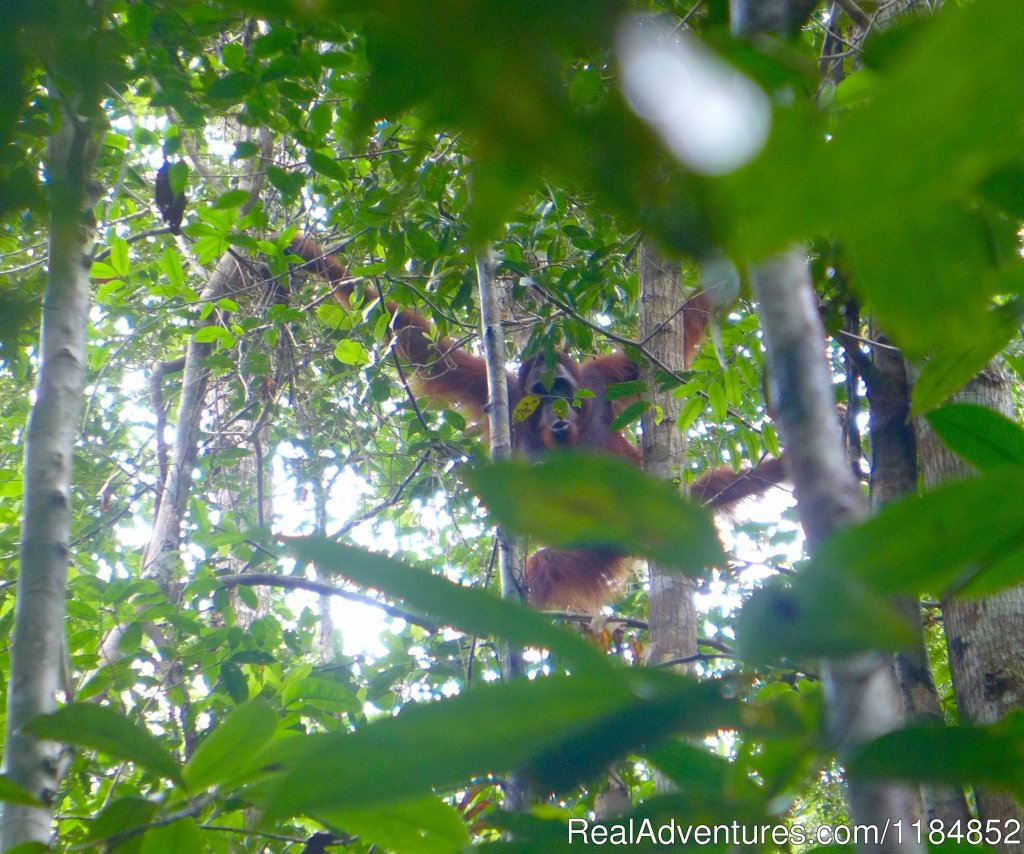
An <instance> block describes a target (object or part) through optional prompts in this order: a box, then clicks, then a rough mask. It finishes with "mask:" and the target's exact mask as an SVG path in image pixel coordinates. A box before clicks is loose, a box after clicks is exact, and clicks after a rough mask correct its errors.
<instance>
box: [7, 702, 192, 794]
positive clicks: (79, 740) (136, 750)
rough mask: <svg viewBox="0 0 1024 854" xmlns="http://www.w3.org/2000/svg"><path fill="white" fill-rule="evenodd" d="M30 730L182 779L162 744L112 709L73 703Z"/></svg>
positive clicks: (41, 719) (35, 721) (31, 725)
mask: <svg viewBox="0 0 1024 854" xmlns="http://www.w3.org/2000/svg"><path fill="white" fill-rule="evenodd" d="M26 729H27V730H28V732H30V733H32V735H35V736H36V737H38V738H45V739H49V740H50V741H60V742H66V743H68V744H74V745H78V746H79V747H88V748H91V749H93V750H99V751H102V752H103V753H106V754H108V755H109V756H112V757H114V758H115V759H124V760H127V761H129V762H134V763H135V764H136V765H138V766H140V767H142V768H145V769H147V770H149V771H152V772H154V773H156V774H159V775H160V776H161V777H168V778H170V779H172V780H175V781H179V780H180V779H181V777H180V774H179V771H178V765H177V763H176V762H175V761H174V759H173V758H172V757H171V755H170V753H168V752H167V751H166V750H165V749H164V746H163V745H162V744H161V743H160V741H159V740H157V739H156V738H155V737H154V736H153V735H152V734H151V733H150V732H149V731H148V730H147V729H145V728H144V727H141V726H139V725H137V724H135V723H133V722H132V721H130V720H128V719H127V718H126V717H124V716H123V715H121V714H119V713H118V712H115V711H114V710H113V709H111V708H110V707H109V706H96V705H93V704H92V703H71V704H69V705H67V706H64V707H63V708H61V709H58V710H57V711H56V712H54V713H53V714H51V715H42V716H40V717H38V718H35V719H33V720H32V721H30V722H29V723H28V724H27V725H26Z"/></svg>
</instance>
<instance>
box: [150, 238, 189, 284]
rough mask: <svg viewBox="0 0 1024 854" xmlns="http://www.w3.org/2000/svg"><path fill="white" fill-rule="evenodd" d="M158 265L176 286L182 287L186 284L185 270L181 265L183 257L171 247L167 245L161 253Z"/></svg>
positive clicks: (162, 272)
mask: <svg viewBox="0 0 1024 854" xmlns="http://www.w3.org/2000/svg"><path fill="white" fill-rule="evenodd" d="M157 266H158V267H159V269H160V272H161V274H163V276H164V277H165V278H166V279H167V280H168V282H169V283H170V284H171V285H173V286H174V287H176V288H180V287H182V286H183V285H184V284H185V270H184V268H183V267H182V266H181V258H180V257H179V256H178V253H177V252H175V251H174V250H173V249H171V248H170V247H167V248H166V249H165V250H164V251H163V253H162V254H161V255H160V260H159V261H158V262H157Z"/></svg>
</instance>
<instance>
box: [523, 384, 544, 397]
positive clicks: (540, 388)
mask: <svg viewBox="0 0 1024 854" xmlns="http://www.w3.org/2000/svg"><path fill="white" fill-rule="evenodd" d="M527 391H528V392H529V393H530V394H535V395H537V397H544V396H545V395H547V393H548V390H547V389H546V388H545V387H544V383H534V384H533V385H532V386H530V388H529V389H527Z"/></svg>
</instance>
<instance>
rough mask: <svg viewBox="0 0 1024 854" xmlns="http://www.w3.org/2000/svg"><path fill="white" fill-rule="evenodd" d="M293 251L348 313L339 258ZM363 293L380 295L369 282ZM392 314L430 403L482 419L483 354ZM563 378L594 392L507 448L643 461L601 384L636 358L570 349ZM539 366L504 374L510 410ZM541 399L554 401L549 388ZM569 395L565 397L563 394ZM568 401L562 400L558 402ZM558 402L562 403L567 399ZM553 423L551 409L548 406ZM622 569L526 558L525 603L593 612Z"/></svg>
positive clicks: (704, 306)
mask: <svg viewBox="0 0 1024 854" xmlns="http://www.w3.org/2000/svg"><path fill="white" fill-rule="evenodd" d="M290 249H291V251H292V252H293V253H294V254H295V255H297V256H299V257H300V258H302V260H303V261H304V262H305V266H307V267H309V268H310V269H312V270H314V271H315V272H317V273H318V274H319V275H321V276H322V277H323V278H325V279H326V280H327V281H328V282H329V283H330V285H331V289H332V291H333V293H334V297H335V299H337V300H338V302H339V303H340V304H341V305H342V306H343V307H345V308H346V309H351V308H352V304H351V297H352V292H353V289H354V285H353V283H352V282H350V281H347V274H346V269H345V266H344V264H342V263H341V262H340V261H338V259H337V258H335V257H334V256H332V255H327V254H325V253H324V252H323V250H322V249H321V248H320V247H319V246H318V245H317V244H316V243H314V242H313V241H311V240H308V239H306V238H303V237H297V238H295V239H294V240H293V241H292V243H291V247H290ZM365 293H366V296H367V297H368V298H369V299H371V300H374V299H377V298H378V294H377V292H376V291H374V290H373V289H372V288H366V290H365ZM386 309H387V311H388V312H389V313H390V314H391V316H392V323H391V327H392V330H393V332H394V335H395V349H396V350H397V351H398V353H399V355H400V356H401V357H402V358H403V359H405V361H407V362H408V363H409V364H411V365H412V366H413V367H414V368H415V369H416V372H417V379H418V381H419V384H420V387H421V388H422V389H423V391H424V392H425V393H426V394H427V395H428V396H429V397H433V398H435V399H441V400H444V401H450V402H455V403H459V404H461V405H463V406H465V407H467V408H468V409H469V410H470V411H471V413H472V415H473V416H474V417H475V418H476V419H477V420H479V421H483V420H484V417H483V416H484V410H485V407H486V405H487V401H488V395H489V390H488V385H487V368H486V363H485V362H484V360H483V359H481V358H480V357H478V356H474V355H472V354H471V353H467V352H465V351H464V350H460V349H458V348H457V347H456V346H455V343H454V342H453V341H452V340H451V339H450V338H440V339H438V340H434V339H433V338H432V337H431V335H430V325H429V324H428V322H427V321H426V320H425V319H424V318H422V317H421V316H420V315H418V314H416V313H415V312H412V311H408V310H405V309H400V308H399V307H398V305H397V304H395V303H394V302H388V303H387V304H386ZM681 312H682V314H683V336H684V364H685V366H686V367H689V365H690V362H691V361H692V360H693V357H694V355H695V354H696V351H697V348H698V347H699V346H700V345H701V343H702V342H703V341H704V337H705V330H706V327H707V320H708V313H709V301H708V298H707V296H706V295H705V294H703V293H699V294H696V295H694V296H692V297H690V298H689V299H688V300H687V301H686V302H685V303H684V304H683V306H682V308H681ZM558 361H559V364H560V365H561V366H562V367H564V369H565V370H564V371H563V372H562V376H563V377H564V381H565V382H566V383H568V384H575V387H576V388H583V389H588V390H590V391H591V392H592V396H591V397H588V398H584V399H582V400H581V401H579V402H578V407H577V408H574V409H571V410H565V411H564V414H563V415H559V416H557V418H558V419H560V420H563V421H565V422H566V424H564V425H562V426H563V430H564V432H563V435H562V437H561V438H560V439H556V438H554V435H553V434H552V433H551V426H552V425H551V424H550V423H548V424H545V422H544V420H543V417H544V415H545V410H544V407H545V406H548V407H550V400H547V401H546V402H544V401H542V404H541V405H540V406H538V407H537V408H536V410H535V411H534V412H533V413H532V414H531V415H530V417H529V418H527V419H526V420H524V421H522V422H520V423H518V424H515V425H513V445H514V447H515V449H516V451H517V452H519V453H523V454H537V453H541V452H543V451H545V450H546V449H549V448H551V447H553V446H555V445H557V446H558V447H565V446H566V445H575V446H579V447H583V448H589V449H592V450H597V451H601V452H604V453H609V454H613V455H616V456H620V457H624V458H625V459H628V460H631V461H633V462H634V463H639V462H640V452H639V450H638V449H637V448H635V447H634V446H633V445H632V444H631V443H630V442H629V441H628V440H627V439H626V437H625V436H623V435H622V434H621V433H620V432H617V431H613V430H611V429H610V425H611V423H612V421H613V420H614V417H615V413H616V409H615V406H614V405H613V404H612V403H611V402H609V401H607V400H606V399H605V390H606V389H607V387H608V386H609V385H612V384H614V383H622V382H630V381H632V380H636V379H638V378H639V370H638V367H637V365H636V363H635V362H634V361H632V360H631V359H630V358H629V357H628V356H627V355H626V354H625V353H621V352H616V353H610V354H608V355H605V356H598V357H596V358H593V359H588V360H586V361H584V362H582V363H577V362H576V361H575V360H574V359H572V358H571V357H570V356H569V355H568V354H565V353H560V354H559V356H558ZM540 364H542V360H541V358H540V357H534V358H532V359H528V360H526V361H525V362H524V363H523V365H522V367H521V369H520V372H519V375H518V376H513V375H511V374H509V375H508V388H509V405H510V410H511V409H514V408H515V405H516V404H517V403H518V402H519V401H520V400H521V399H522V398H523V396H524V395H525V394H527V393H528V388H527V385H528V383H529V381H530V380H529V378H530V376H531V372H532V371H533V370H534V369H535V368H536V367H537V366H538V365H540ZM542 391H545V394H544V395H543V396H544V397H547V398H550V397H557V395H549V394H547V393H546V390H543V389H542ZM569 397H571V395H569ZM562 399H563V400H565V398H564V397H563V398H562ZM567 403H568V401H567V402H566V404H563V409H564V406H565V405H567ZM547 414H548V419H549V421H552V420H554V419H552V417H551V415H550V409H549V410H548V412H547ZM783 478H784V475H783V472H782V465H781V463H780V461H779V460H765V461H764V462H762V463H760V464H759V465H757V466H755V467H754V468H752V469H746V470H744V471H741V472H739V473H738V474H737V473H734V472H733V471H732V470H731V469H716V470H714V471H712V472H708V473H707V474H705V475H703V476H702V477H700V478H698V479H697V481H696V482H695V483H694V484H693V487H692V490H691V492H692V495H693V497H694V498H695V499H696V500H698V501H701V502H702V503H704V504H707V505H708V506H710V507H713V508H715V509H721V508H724V507H728V506H729V505H731V504H735V503H736V502H737V501H740V500H741V499H743V498H746V497H748V496H750V495H756V494H758V493H761V492H764V490H765V489H767V488H768V487H769V486H770V485H772V484H776V483H779V482H780V481H781V480H783ZM627 572H628V561H627V559H626V558H625V556H624V555H621V554H618V553H616V552H614V551H610V550H607V549H574V550H569V551H551V550H547V549H544V550H541V551H539V552H536V553H535V554H533V555H531V557H530V558H529V559H528V560H527V563H526V583H527V588H528V593H529V600H530V602H531V604H533V605H535V606H537V607H545V608H568V609H579V610H583V611H596V610H599V609H600V608H601V606H602V605H604V603H605V602H607V601H608V600H609V599H611V598H612V596H613V595H614V593H615V591H616V590H617V589H618V587H619V585H620V584H621V583H622V581H623V579H624V578H625V577H626V574H627Z"/></svg>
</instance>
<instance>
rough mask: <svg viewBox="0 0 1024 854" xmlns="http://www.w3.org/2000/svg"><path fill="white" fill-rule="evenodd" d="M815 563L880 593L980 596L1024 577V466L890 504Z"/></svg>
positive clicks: (843, 534)
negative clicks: (854, 576) (843, 572)
mask: <svg viewBox="0 0 1024 854" xmlns="http://www.w3.org/2000/svg"><path fill="white" fill-rule="evenodd" d="M814 562H815V563H816V564H819V565H821V566H824V567H829V568H831V569H839V570H842V571H845V572H850V573H853V574H855V575H856V576H858V577H859V578H861V579H863V580H864V581H866V582H867V583H868V584H870V585H871V586H872V587H873V588H874V589H876V590H878V591H879V592H881V593H885V594H893V593H902V594H909V595H912V596H920V595H922V594H924V593H929V594H933V595H937V594H942V595H949V594H950V593H952V592H960V593H963V594H967V593H970V594H971V595H981V594H982V593H989V592H993V591H994V590H997V589H1002V588H1004V587H1008V586H1011V585H1013V584H1017V583H1020V581H1021V580H1024V468H1000V469H997V470H994V471H989V472H986V473H985V474H984V475H983V476H982V477H978V478H971V479H968V480H963V481H957V482H955V483H949V484H945V485H943V486H941V487H939V488H938V489H936V490H934V491H932V492H929V493H927V494H926V495H924V496H921V497H920V498H918V497H912V498H907V499H904V500H903V501H899V502H896V503H894V504H890V505H888V506H887V507H885V508H883V509H882V511H881V512H880V513H879V514H878V515H877V516H875V517H874V518H873V519H869V520H868V521H867V522H865V523H863V524H861V525H858V526H856V527H854V528H849V529H847V530H845V531H843V532H841V533H840V534H839V535H837V536H836V537H833V538H832V539H831V540H829V541H828V542H827V543H825V544H824V545H823V546H822V548H821V549H819V551H818V554H817V555H815V558H814Z"/></svg>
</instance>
